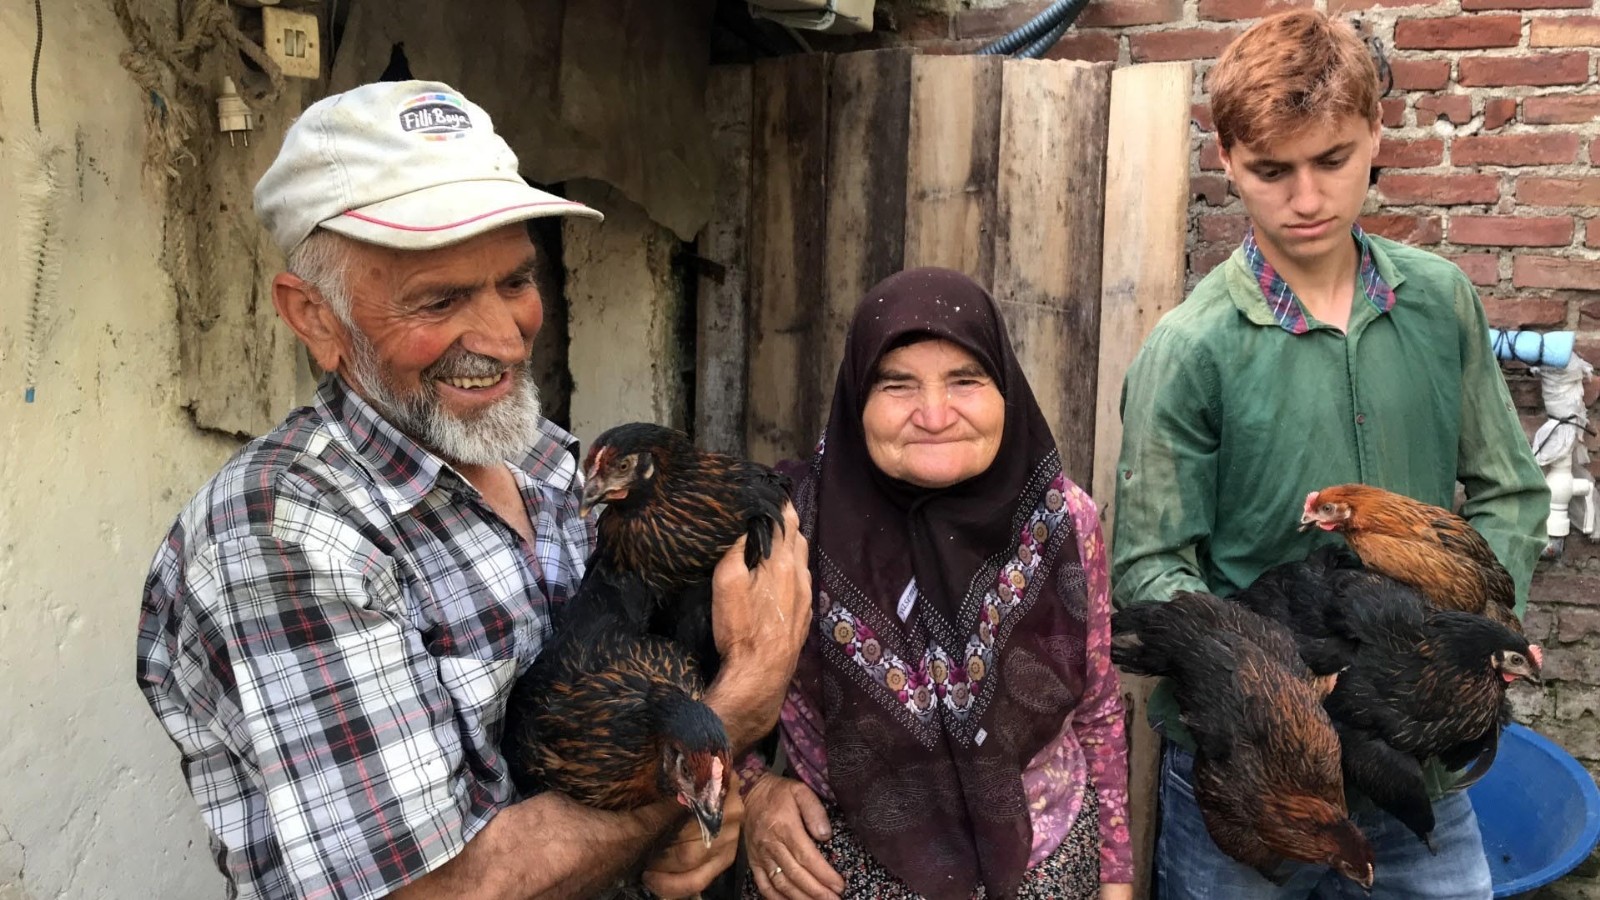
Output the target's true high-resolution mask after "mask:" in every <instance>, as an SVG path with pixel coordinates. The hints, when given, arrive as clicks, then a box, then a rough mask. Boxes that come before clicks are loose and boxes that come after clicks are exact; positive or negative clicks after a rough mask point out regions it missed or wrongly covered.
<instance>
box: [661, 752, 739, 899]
mask: <svg viewBox="0 0 1600 900" xmlns="http://www.w3.org/2000/svg"><path fill="white" fill-rule="evenodd" d="M743 823H744V801H742V800H740V799H739V782H738V781H737V780H735V781H734V782H733V783H732V784H731V785H729V787H728V795H727V797H726V798H725V799H724V800H723V801H722V828H721V830H719V831H718V832H717V836H716V838H715V839H713V840H712V841H711V846H709V847H707V846H706V843H705V839H704V838H702V837H701V835H700V825H699V823H698V822H696V821H695V820H694V819H690V820H689V821H688V822H686V823H685V824H684V826H683V828H682V829H680V830H679V831H678V836H677V837H676V838H674V839H673V841H672V843H671V844H669V845H668V846H667V847H666V849H664V850H662V851H661V852H660V853H658V854H657V855H656V857H655V859H652V860H651V861H650V864H649V866H648V867H647V868H646V869H645V871H644V876H643V878H642V879H641V880H642V881H643V883H644V886H645V887H646V888H647V889H648V890H649V891H650V893H652V894H655V895H656V896H657V897H661V898H663V900H674V898H678V897H693V896H695V895H697V894H699V893H700V892H701V891H703V890H705V889H706V887H707V886H709V885H710V884H711V882H712V880H713V879H715V878H716V877H717V876H718V875H720V874H722V871H723V870H724V869H726V868H728V867H729V866H731V865H733V860H734V857H735V856H737V855H738V853H739V833H740V828H741V826H742V825H743Z"/></svg>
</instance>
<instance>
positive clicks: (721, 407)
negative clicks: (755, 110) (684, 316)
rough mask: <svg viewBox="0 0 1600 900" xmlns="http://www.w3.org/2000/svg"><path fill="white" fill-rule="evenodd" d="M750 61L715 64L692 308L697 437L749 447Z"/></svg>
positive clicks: (714, 446)
mask: <svg viewBox="0 0 1600 900" xmlns="http://www.w3.org/2000/svg"><path fill="white" fill-rule="evenodd" d="M750 91H751V74H750V67H749V66H717V67H714V68H712V70H711V73H710V76H709V80H708V82H707V84H706V114H707V117H708V118H709V119H710V122H711V146H712V150H713V151H714V152H715V154H716V168H717V171H718V172H720V173H721V176H720V177H719V178H718V179H717V180H716V193H715V195H714V197H713V198H712V207H711V221H709V222H707V223H706V227H705V228H704V229H703V230H702V231H701V232H700V237H699V241H698V243H697V247H696V249H697V251H698V253H699V256H700V258H701V259H702V260H704V261H705V262H704V263H703V264H702V267H701V271H700V277H699V283H698V286H697V290H696V303H697V310H696V314H695V332H696V333H695V357H696V358H695V393H694V406H695V410H694V435H695V441H696V443H698V444H699V445H700V446H701V447H703V448H705V449H707V450H716V451H718V452H721V453H733V454H741V455H742V454H743V453H744V451H745V434H744V415H745V365H746V360H745V346H746V345H745V339H746V321H745V310H746V305H747V304H748V303H749V300H750V296H749V274H748V272H747V267H748V265H749V259H748V255H747V250H748V237H749V227H750V225H749V223H750V115H751V108H750V104H751V93H750Z"/></svg>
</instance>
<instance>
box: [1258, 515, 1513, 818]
mask: <svg viewBox="0 0 1600 900" xmlns="http://www.w3.org/2000/svg"><path fill="white" fill-rule="evenodd" d="M1232 599H1233V601H1234V602H1236V603H1239V604H1242V605H1244V606H1247V607H1249V608H1250V609H1252V610H1255V611H1256V612H1258V613H1260V614H1261V615H1263V616H1266V617H1267V618H1270V619H1273V620H1275V621H1277V622H1281V623H1283V624H1284V625H1286V626H1288V628H1289V629H1290V630H1291V631H1293V632H1294V634H1295V638H1296V639H1297V640H1298V641H1299V644H1300V647H1299V651H1300V655H1301V656H1302V658H1304V659H1305V660H1306V663H1307V665H1308V666H1310V667H1311V668H1312V669H1313V670H1320V671H1336V672H1338V685H1337V687H1336V688H1335V689H1334V690H1333V692H1332V694H1331V695H1330V696H1329V697H1328V698H1327V700H1326V701H1325V702H1324V704H1323V706H1324V708H1325V709H1326V710H1327V711H1328V715H1329V717H1330V718H1331V719H1332V720H1333V727H1334V730H1335V731H1336V732H1337V733H1338V735H1339V743H1340V748H1341V751H1342V754H1343V764H1344V778H1345V784H1346V785H1347V786H1349V787H1351V788H1353V789H1355V790H1356V791H1358V792H1359V793H1361V794H1362V795H1364V796H1365V797H1367V798H1368V799H1370V800H1372V801H1373V802H1374V803H1375V804H1376V805H1377V806H1378V807H1379V808H1380V809H1383V810H1384V811H1386V812H1388V813H1389V814H1390V815H1392V816H1394V817H1395V818H1396V819H1398V820H1400V822H1401V823H1402V824H1404V825H1405V826H1406V827H1407V828H1409V829H1411V831H1412V832H1413V833H1415V834H1416V835H1417V837H1418V838H1419V839H1421V840H1422V841H1423V842H1424V843H1429V846H1430V847H1431V846H1432V844H1431V843H1430V841H1431V837H1430V836H1431V833H1432V831H1433V828H1434V817H1433V805H1432V803H1431V802H1429V800H1428V792H1427V784H1426V780H1425V773H1424V766H1425V765H1426V764H1427V763H1428V762H1429V760H1431V759H1434V758H1436V757H1437V758H1438V759H1440V760H1442V761H1443V762H1444V764H1445V766H1446V768H1449V769H1452V770H1455V769H1462V768H1465V767H1466V766H1468V765H1469V764H1471V765H1472V767H1473V772H1472V773H1469V775H1468V778H1469V779H1470V778H1472V777H1474V776H1475V775H1476V774H1481V773H1482V771H1484V770H1487V768H1488V766H1489V764H1490V763H1492V762H1493V759H1494V754H1495V751H1496V749H1497V747H1498V739H1499V734H1500V728H1501V726H1502V725H1503V724H1504V723H1505V722H1506V721H1507V720H1508V719H1509V717H1510V709H1509V707H1508V705H1507V704H1506V700H1505V693H1506V687H1507V686H1508V685H1509V684H1510V683H1511V682H1512V681H1514V680H1516V679H1519V678H1526V679H1528V680H1530V681H1532V682H1535V683H1537V682H1538V680H1539V672H1540V667H1541V666H1542V664H1543V654H1542V651H1541V650H1540V648H1539V646H1538V645H1537V644H1530V643H1529V642H1528V639H1527V638H1525V637H1523V636H1522V635H1520V634H1517V633H1515V632H1512V631H1511V630H1510V629H1508V628H1505V627H1503V626H1501V625H1499V624H1498V623H1495V622H1492V621H1489V620H1488V619H1487V618H1486V617H1484V616H1480V615H1476V614H1474V613H1466V612H1460V611H1456V610H1440V609H1438V608H1436V607H1434V606H1433V605H1431V604H1429V603H1428V602H1427V601H1425V600H1424V599H1423V598H1422V595H1421V594H1419V593H1418V592H1417V591H1415V590H1413V589H1412V588H1410V587H1408V586H1406V585H1404V584H1401V583H1399V582H1398V581H1396V580H1394V579H1392V578H1389V577H1388V576H1385V575H1380V574H1378V573H1376V572H1372V571H1368V570H1367V569H1364V568H1362V567H1361V565H1360V564H1359V563H1357V562H1356V561H1355V560H1354V559H1353V558H1351V557H1350V554H1349V551H1348V550H1345V549H1344V548H1342V547H1335V546H1327V547H1321V548H1319V549H1318V550H1317V551H1316V552H1314V553H1312V554H1311V556H1310V557H1308V558H1306V559H1304V560H1299V561H1296V562H1289V563H1284V564H1282V565H1279V566H1275V567H1273V568H1271V569H1268V570H1267V571H1266V572H1264V573H1262V575H1261V577H1260V578H1258V579H1256V581H1255V583H1254V584H1252V585H1250V587H1248V588H1246V589H1245V590H1243V591H1240V592H1239V593H1238V594H1235V595H1234V596H1233V598H1232Z"/></svg>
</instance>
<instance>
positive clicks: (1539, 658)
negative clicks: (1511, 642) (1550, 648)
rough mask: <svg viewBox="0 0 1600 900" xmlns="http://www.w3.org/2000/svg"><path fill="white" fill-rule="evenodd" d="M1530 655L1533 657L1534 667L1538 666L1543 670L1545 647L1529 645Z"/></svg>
mask: <svg viewBox="0 0 1600 900" xmlns="http://www.w3.org/2000/svg"><path fill="white" fill-rule="evenodd" d="M1528 655H1529V656H1531V657H1533V664H1534V665H1536V666H1538V667H1539V668H1541V669H1543V668H1544V648H1543V647H1540V646H1539V645H1538V644H1529V645H1528Z"/></svg>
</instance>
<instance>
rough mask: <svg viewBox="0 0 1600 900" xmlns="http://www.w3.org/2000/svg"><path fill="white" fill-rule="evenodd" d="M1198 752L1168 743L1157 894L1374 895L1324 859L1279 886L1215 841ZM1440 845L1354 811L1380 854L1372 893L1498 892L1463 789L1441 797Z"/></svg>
mask: <svg viewBox="0 0 1600 900" xmlns="http://www.w3.org/2000/svg"><path fill="white" fill-rule="evenodd" d="M1193 770H1194V757H1193V756H1191V755H1190V754H1189V753H1187V752H1185V751H1183V750H1181V749H1179V748H1177V747H1174V746H1172V745H1171V744H1168V745H1167V748H1166V752H1165V753H1164V754H1163V756H1162V760H1161V826H1160V836H1159V837H1158V838H1157V840H1156V877H1157V879H1158V881H1159V884H1160V887H1159V889H1158V892H1157V900H1313V898H1314V900H1368V895H1367V893H1366V892H1365V891H1363V890H1362V889H1361V886H1360V885H1358V884H1356V883H1355V882H1352V881H1349V880H1347V879H1345V878H1343V877H1341V876H1340V875H1339V874H1338V873H1337V872H1334V871H1332V870H1330V869H1328V868H1327V867H1325V866H1313V865H1306V864H1300V863H1290V864H1286V865H1285V867H1284V869H1283V870H1282V871H1284V872H1286V873H1290V874H1289V879H1288V881H1287V882H1285V883H1284V884H1283V886H1281V887H1280V886H1278V885H1275V884H1273V883H1272V882H1270V881H1268V880H1267V879H1265V878H1263V877H1261V875H1260V874H1258V873H1257V872H1256V870H1255V869H1252V868H1250V867H1249V866H1246V865H1244V864H1243V863H1241V862H1238V861H1237V860H1235V859H1234V858H1233V857H1231V856H1228V855H1227V854H1225V853H1223V852H1222V851H1221V850H1219V849H1217V845H1216V844H1215V843H1213V842H1212V840H1211V835H1210V834H1209V833H1208V832H1207V831H1206V824H1205V820H1204V819H1203V818H1202V817H1201V815H1200V807H1199V806H1197V805H1196V804H1195V800H1194V787H1193V783H1194V778H1193ZM1433 814H1434V819H1435V827H1434V830H1433V845H1434V848H1435V849H1437V850H1438V855H1434V854H1432V853H1429V852H1428V848H1427V847H1426V846H1424V845H1423V843H1422V842H1421V841H1419V840H1417V837H1416V835H1414V834H1412V833H1411V832H1410V831H1409V830H1407V829H1406V827H1405V826H1404V825H1401V824H1400V822H1399V821H1398V820H1396V819H1395V818H1394V817H1393V816H1390V815H1389V814H1388V813H1385V812H1383V811H1381V810H1372V811H1370V812H1363V813H1360V814H1358V815H1357V816H1356V817H1355V821H1356V824H1357V825H1358V826H1360V828H1361V830H1362V832H1363V833H1365V834H1366V836H1367V840H1369V841H1371V842H1372V849H1373V852H1374V853H1375V855H1376V864H1375V865H1374V866H1373V872H1374V875H1375V878H1374V883H1373V886H1372V894H1371V898H1370V900H1489V898H1491V897H1492V896H1493V894H1494V892H1493V882H1492V881H1491V879H1490V877H1489V861H1488V860H1487V859H1486V858H1485V857H1484V853H1483V837H1482V835H1480V834H1479V833H1478V817H1477V816H1476V815H1475V814H1474V813H1473V811H1472V802H1471V801H1470V800H1469V799H1468V798H1467V795H1466V793H1465V792H1463V791H1457V792H1455V793H1452V794H1448V795H1446V796H1444V797H1441V798H1440V799H1438V800H1436V801H1434V804H1433Z"/></svg>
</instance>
